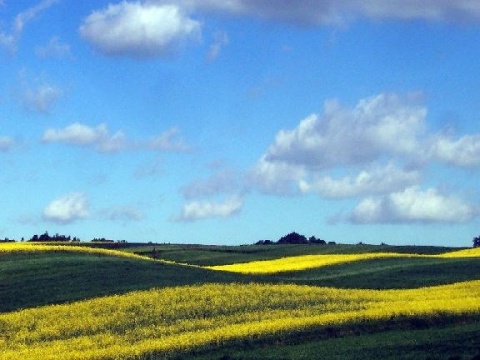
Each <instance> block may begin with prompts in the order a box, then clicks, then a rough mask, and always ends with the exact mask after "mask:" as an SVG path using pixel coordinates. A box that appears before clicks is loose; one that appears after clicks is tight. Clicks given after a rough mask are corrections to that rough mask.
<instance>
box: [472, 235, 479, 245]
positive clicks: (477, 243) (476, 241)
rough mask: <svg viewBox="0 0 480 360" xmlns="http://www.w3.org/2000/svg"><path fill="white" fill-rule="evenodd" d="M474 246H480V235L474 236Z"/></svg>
mask: <svg viewBox="0 0 480 360" xmlns="http://www.w3.org/2000/svg"><path fill="white" fill-rule="evenodd" d="M473 247H474V248H476V247H480V236H477V237H474V238H473Z"/></svg>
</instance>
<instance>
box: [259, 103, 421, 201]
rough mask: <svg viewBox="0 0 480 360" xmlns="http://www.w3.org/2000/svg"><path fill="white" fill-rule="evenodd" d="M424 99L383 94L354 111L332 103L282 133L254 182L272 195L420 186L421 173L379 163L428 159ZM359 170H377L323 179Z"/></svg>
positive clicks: (354, 192) (329, 194) (337, 193)
mask: <svg viewBox="0 0 480 360" xmlns="http://www.w3.org/2000/svg"><path fill="white" fill-rule="evenodd" d="M418 98H419V96H418V94H410V95H408V96H405V97H401V96H399V95H396V94H380V95H377V96H373V97H370V98H366V99H363V100H360V101H359V102H358V103H357V105H356V106H355V107H354V108H346V107H342V106H340V104H339V103H338V101H336V100H329V101H327V102H326V103H325V109H324V113H323V114H322V115H319V114H312V115H310V116H308V117H307V118H305V119H304V120H302V121H301V122H300V123H299V125H298V126H297V127H296V128H294V129H292V130H281V131H279V132H278V133H277V135H276V137H275V140H274V142H273V144H272V145H270V146H269V147H268V149H267V151H266V153H265V154H263V155H262V157H261V158H260V160H259V161H258V162H257V164H256V165H255V167H254V169H253V170H252V173H251V181H252V184H253V185H254V186H256V187H258V188H259V189H260V190H262V191H264V192H267V193H274V194H289V193H290V194H291V193H295V192H297V191H298V190H300V191H302V192H310V191H316V192H319V193H320V194H323V195H324V196H327V197H349V196H357V195H360V194H362V193H368V192H370V191H377V193H378V192H379V191H381V192H387V191H391V190H397V189H399V188H401V186H402V185H405V186H406V185H413V184H415V182H416V181H417V179H418V176H419V175H418V173H416V172H415V171H403V170H399V169H396V168H395V167H393V166H387V168H385V169H382V166H381V165H379V164H383V163H385V162H387V163H391V164H393V163H405V162H406V163H408V162H410V161H411V162H416V161H418V160H419V158H421V157H422V156H425V154H424V152H425V149H424V141H425V138H426V135H427V133H426V126H425V118H426V113H427V111H426V109H425V108H424V107H423V106H421V105H419V104H418V102H419V101H418ZM359 167H360V168H366V169H376V170H370V171H373V173H369V172H367V171H366V170H364V171H363V172H362V173H360V174H359V175H357V178H352V177H351V176H347V177H345V178H344V179H341V180H334V179H332V178H331V177H328V176H326V175H320V174H321V173H322V172H325V171H330V170H333V169H339V168H342V169H345V168H346V169H358V168H359ZM357 171H358V170H357ZM308 179H317V180H316V181H313V183H311V182H312V181H311V180H308ZM294 184H297V186H299V187H295V186H294ZM374 189H375V190H374Z"/></svg>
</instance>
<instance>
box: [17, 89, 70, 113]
mask: <svg viewBox="0 0 480 360" xmlns="http://www.w3.org/2000/svg"><path fill="white" fill-rule="evenodd" d="M62 95H63V92H62V90H61V89H60V88H58V87H57V86H55V85H52V84H47V83H43V84H41V85H39V86H36V87H29V88H26V89H24V90H23V93H22V94H21V100H22V103H23V106H24V107H25V109H27V110H28V111H34V112H41V113H48V112H50V110H51V108H52V106H53V105H54V104H55V102H56V101H57V100H58V99H60V97H61V96H62Z"/></svg>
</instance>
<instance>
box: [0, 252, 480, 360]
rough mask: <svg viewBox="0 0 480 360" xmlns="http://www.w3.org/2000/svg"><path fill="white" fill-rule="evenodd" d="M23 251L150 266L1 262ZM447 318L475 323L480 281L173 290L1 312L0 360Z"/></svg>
mask: <svg viewBox="0 0 480 360" xmlns="http://www.w3.org/2000/svg"><path fill="white" fill-rule="evenodd" d="M25 251H26V252H32V251H41V252H52V251H53V252H69V251H74V252H80V253H89V254H98V255H105V256H122V257H130V258H136V259H138V260H146V259H148V258H146V257H141V256H137V255H133V254H129V253H125V252H121V251H112V250H104V249H93V248H88V247H77V246H59V245H40V244H18V243H16V244H1V245H0V255H1V254H8V253H12V252H25ZM478 256H480V249H469V250H461V251H457V252H449V253H445V254H441V255H416V254H399V253H369V254H349V255H338V254H335V255H306V256H295V257H287V258H282V259H276V260H269V261H261V262H252V263H247V264H233V265H224V266H215V267H211V269H215V270H228V271H238V272H249V273H276V272H279V271H292V270H302V269H308V268H312V267H319V266H327V265H331V264H339V263H345V262H352V261H362V260H367V259H375V258H390V257H397V258H403V257H444V258H452V257H453V258H455V257H460V258H463V257H478ZM149 261H153V260H151V259H149ZM157 261H158V260H157ZM235 267H236V268H235ZM242 269H243V270H242ZM247 270H248V271H247ZM445 315H454V316H455V315H478V316H480V280H472V281H467V282H459V283H456V284H450V285H441V286H433V287H424V288H418V289H401V290H368V289H337V288H328V287H316V286H305V285H293V284H291V285H288V284H287V285H279V284H273V285H272V284H257V283H251V284H239V283H232V284H204V285H191V286H178V287H171V288H162V289H152V290H148V291H136V292H131V293H128V294H125V295H115V296H107V297H100V298H95V299H90V300H84V301H79V302H74V303H71V304H63V305H50V306H42V307H38V308H31V309H25V310H19V311H14V312H8V313H0V359H2V360H3V359H5V360H8V359H32V360H36V359H39V360H40V359H41V360H48V359H86V360H89V359H92V360H93V359H132V358H139V357H140V358H142V357H144V358H148V357H149V356H159V357H161V358H164V357H168V356H170V355H175V354H177V355H178V354H179V352H182V351H190V350H194V349H201V348H204V349H210V348H213V347H216V346H222V345H226V344H228V343H229V342H232V341H243V340H250V339H257V338H262V337H272V336H274V337H276V338H277V337H278V338H282V336H286V337H288V335H289V334H291V333H292V332H301V331H305V330H311V329H317V328H319V329H321V328H323V327H326V326H341V325H347V324H355V323H359V322H368V321H382V320H390V319H395V318H398V317H404V316H407V317H413V316H414V317H438V316H445Z"/></svg>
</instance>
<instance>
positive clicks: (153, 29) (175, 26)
mask: <svg viewBox="0 0 480 360" xmlns="http://www.w3.org/2000/svg"><path fill="white" fill-rule="evenodd" d="M200 32H201V24H200V23H199V22H198V21H196V20H194V19H192V18H190V17H189V16H188V15H187V14H186V13H185V11H184V10H183V9H182V8H180V7H179V6H176V5H175V4H165V5H159V4H153V3H147V4H144V3H140V2H127V1H123V2H121V3H118V4H115V5H112V4H110V5H108V7H107V8H106V9H103V10H99V11H95V12H93V13H92V14H90V15H89V16H88V17H87V18H86V19H85V20H84V22H83V24H82V25H81V27H80V34H81V36H82V37H83V38H84V39H85V40H87V41H88V42H89V43H90V44H91V45H92V46H93V47H94V48H95V49H96V50H98V51H99V52H101V53H102V54H105V55H108V56H126V57H132V58H157V57H164V56H170V55H171V54H172V53H175V52H176V51H177V50H178V49H179V48H180V47H181V46H182V45H183V44H184V43H185V42H186V41H189V40H192V39H198V38H199V37H200Z"/></svg>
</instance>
